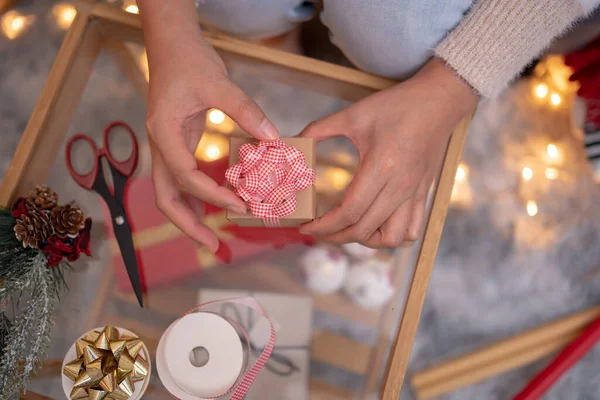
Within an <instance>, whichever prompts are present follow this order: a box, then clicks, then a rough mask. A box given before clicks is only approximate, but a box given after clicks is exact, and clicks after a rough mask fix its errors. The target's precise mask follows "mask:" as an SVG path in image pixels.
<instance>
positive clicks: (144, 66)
mask: <svg viewBox="0 0 600 400" xmlns="http://www.w3.org/2000/svg"><path fill="white" fill-rule="evenodd" d="M140 68H141V70H142V72H143V73H144V76H145V77H146V80H147V81H149V80H150V69H149V68H148V55H147V54H146V51H143V52H142V54H140Z"/></svg>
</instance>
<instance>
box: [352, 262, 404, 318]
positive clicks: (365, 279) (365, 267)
mask: <svg viewBox="0 0 600 400" xmlns="http://www.w3.org/2000/svg"><path fill="white" fill-rule="evenodd" d="M389 270H390V265H389V263H388V262H384V261H381V260H376V259H371V260H368V261H364V262H361V263H358V264H354V265H353V266H352V267H351V268H350V270H349V271H348V276H347V277H346V282H345V283H344V291H345V292H346V295H347V296H348V297H350V299H351V300H352V301H353V302H354V303H355V304H356V305H358V306H360V307H363V308H371V309H373V308H378V307H381V306H383V305H384V304H385V303H387V302H388V300H389V299H390V298H391V297H392V295H393V293H394V288H393V286H392V282H391V279H390V276H389Z"/></svg>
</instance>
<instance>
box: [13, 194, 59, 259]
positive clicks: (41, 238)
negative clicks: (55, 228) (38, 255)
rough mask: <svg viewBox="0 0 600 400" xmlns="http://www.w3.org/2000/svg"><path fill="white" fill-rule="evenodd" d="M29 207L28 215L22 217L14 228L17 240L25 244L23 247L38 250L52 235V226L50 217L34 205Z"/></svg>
mask: <svg viewBox="0 0 600 400" xmlns="http://www.w3.org/2000/svg"><path fill="white" fill-rule="evenodd" d="M28 205H30V206H29V207H27V214H23V215H21V218H19V219H17V224H16V225H15V227H14V228H13V229H14V231H15V235H16V237H17V239H19V240H20V241H21V242H23V247H27V246H29V247H33V248H37V247H38V244H39V243H41V242H45V241H46V240H47V239H48V237H50V235H51V234H52V226H51V225H50V219H49V218H48V215H47V214H46V213H45V212H44V211H42V210H40V209H38V208H36V207H35V206H33V204H32V203H30V204H28Z"/></svg>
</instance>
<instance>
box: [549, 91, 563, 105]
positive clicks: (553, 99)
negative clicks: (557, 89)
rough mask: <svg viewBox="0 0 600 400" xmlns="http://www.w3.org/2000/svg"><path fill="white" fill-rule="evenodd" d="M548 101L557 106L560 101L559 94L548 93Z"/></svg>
mask: <svg viewBox="0 0 600 400" xmlns="http://www.w3.org/2000/svg"><path fill="white" fill-rule="evenodd" d="M550 102H552V104H554V105H555V106H558V105H559V104H560V102H561V98H560V95H559V94H558V93H552V94H551V95H550Z"/></svg>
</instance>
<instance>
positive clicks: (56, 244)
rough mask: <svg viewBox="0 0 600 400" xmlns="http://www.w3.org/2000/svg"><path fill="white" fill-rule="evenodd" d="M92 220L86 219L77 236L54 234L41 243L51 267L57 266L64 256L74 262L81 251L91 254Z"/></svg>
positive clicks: (41, 248) (40, 246)
mask: <svg viewBox="0 0 600 400" xmlns="http://www.w3.org/2000/svg"><path fill="white" fill-rule="evenodd" d="M91 230H92V220H91V218H87V219H86V220H85V227H84V228H83V229H82V230H80V231H79V234H78V235H77V237H76V238H70V237H68V236H67V237H64V238H61V237H58V236H57V235H52V236H50V237H49V238H48V240H47V241H46V242H43V243H40V244H39V249H40V250H41V251H42V252H43V253H44V254H45V255H46V259H47V260H48V266H49V267H56V266H57V265H58V264H59V263H60V262H61V261H62V260H63V259H64V258H66V259H67V260H69V261H71V262H73V261H77V260H78V259H79V257H80V256H81V253H83V254H85V255H88V256H91V255H92V252H91V235H90V232H91Z"/></svg>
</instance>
